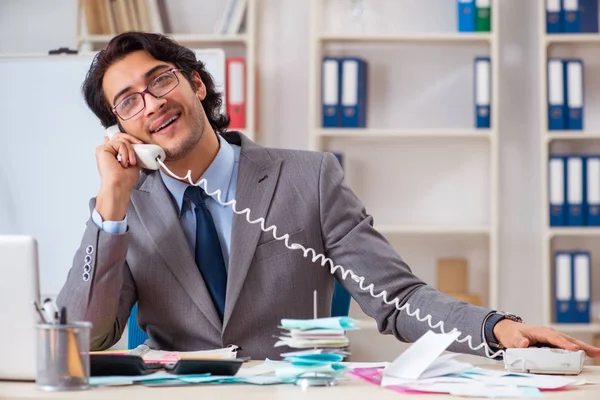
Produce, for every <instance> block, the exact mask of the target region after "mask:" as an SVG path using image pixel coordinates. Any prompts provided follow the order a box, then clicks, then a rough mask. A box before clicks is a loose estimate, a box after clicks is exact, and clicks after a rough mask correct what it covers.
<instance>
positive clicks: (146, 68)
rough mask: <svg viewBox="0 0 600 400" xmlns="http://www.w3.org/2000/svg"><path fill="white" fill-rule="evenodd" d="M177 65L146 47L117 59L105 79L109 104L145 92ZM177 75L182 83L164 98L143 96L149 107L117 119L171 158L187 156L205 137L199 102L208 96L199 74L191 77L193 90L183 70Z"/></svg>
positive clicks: (103, 86) (149, 95) (135, 134)
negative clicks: (128, 116) (157, 79)
mask: <svg viewBox="0 0 600 400" xmlns="http://www.w3.org/2000/svg"><path fill="white" fill-rule="evenodd" d="M174 67H175V65H173V64H171V63H167V62H163V61H159V60H156V59H155V58H153V57H152V56H151V55H150V54H149V53H147V52H146V51H143V50H140V51H135V52H133V53H130V54H128V55H127V56H125V57H124V58H123V59H121V60H119V61H117V62H115V63H114V64H112V65H111V66H110V67H109V68H108V69H107V71H106V73H105V74H104V79H103V81H102V88H103V89H104V94H105V96H106V99H107V100H108V102H109V104H110V107H111V108H112V107H114V106H115V105H116V104H118V103H119V102H120V101H122V100H123V99H125V98H126V97H127V96H129V95H131V94H133V93H135V92H142V91H144V90H145V89H146V87H147V86H148V85H149V84H150V83H151V82H152V81H153V80H154V79H155V78H157V77H158V76H160V75H161V74H162V73H164V72H166V71H168V70H169V69H171V68H174ZM175 74H176V76H177V79H178V80H179V84H178V85H177V86H176V87H175V88H174V89H173V90H172V91H171V92H169V93H168V94H166V95H164V96H162V97H161V98H156V97H154V96H153V95H151V94H149V93H147V94H145V95H144V100H145V102H146V107H145V108H144V109H143V110H142V111H141V112H140V113H138V114H137V115H135V116H134V117H132V118H130V119H127V120H125V121H124V120H123V119H121V118H120V117H119V118H118V119H119V122H120V123H121V126H123V129H124V130H125V132H126V133H128V134H130V135H132V136H135V137H137V138H138V139H140V140H142V141H143V142H145V143H152V144H157V145H159V146H160V147H162V148H163V149H164V150H165V153H166V155H167V160H168V161H176V160H180V159H181V158H183V157H185V156H186V155H187V154H188V153H189V151H190V150H191V149H193V148H194V147H195V146H196V144H197V143H198V142H199V140H200V139H201V138H202V135H203V132H204V128H205V125H206V122H205V115H204V109H203V108H202V104H201V103H200V101H201V100H203V99H204V97H205V96H206V87H205V86H204V84H203V83H202V81H201V79H200V77H199V76H198V75H197V74H196V75H195V76H194V77H193V78H192V79H193V82H194V84H195V85H196V87H197V89H196V90H194V88H193V87H192V86H191V85H190V83H189V82H188V80H187V79H186V78H185V77H184V76H183V75H182V74H181V72H175ZM157 86H160V85H157ZM170 121H173V122H170ZM165 124H166V125H165Z"/></svg>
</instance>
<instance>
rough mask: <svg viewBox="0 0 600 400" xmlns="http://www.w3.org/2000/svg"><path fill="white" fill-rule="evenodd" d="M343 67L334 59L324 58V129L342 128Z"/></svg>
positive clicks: (322, 72) (322, 97)
mask: <svg viewBox="0 0 600 400" xmlns="http://www.w3.org/2000/svg"><path fill="white" fill-rule="evenodd" d="M340 74H341V65H340V61H339V59H337V58H334V57H325V58H323V64H322V70H321V86H322V93H321V103H322V120H323V127H325V128H331V127H339V126H342V107H341V103H340V95H341V86H340V83H341V77H340Z"/></svg>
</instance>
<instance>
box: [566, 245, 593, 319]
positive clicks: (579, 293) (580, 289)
mask: <svg viewBox="0 0 600 400" xmlns="http://www.w3.org/2000/svg"><path fill="white" fill-rule="evenodd" d="M591 290H592V287H591V258H590V253H589V252H588V251H578V252H574V253H573V303H572V307H571V309H572V312H573V313H572V321H571V322H574V323H590V320H591V318H590V299H591V295H590V294H591Z"/></svg>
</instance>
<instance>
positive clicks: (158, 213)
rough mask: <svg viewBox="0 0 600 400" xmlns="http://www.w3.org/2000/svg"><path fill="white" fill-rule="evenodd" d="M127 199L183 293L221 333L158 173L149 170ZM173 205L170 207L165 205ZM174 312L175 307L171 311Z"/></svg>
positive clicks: (204, 287)
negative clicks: (129, 199)
mask: <svg viewBox="0 0 600 400" xmlns="http://www.w3.org/2000/svg"><path fill="white" fill-rule="evenodd" d="M131 201H132V203H133V206H134V207H135V209H136V211H137V213H138V215H139V216H140V221H141V223H142V225H143V226H144V229H146V231H147V232H148V235H149V236H150V238H151V239H152V241H153V242H154V245H155V247H156V249H157V251H158V253H159V254H160V255H161V257H162V258H163V260H165V262H166V264H167V265H168V267H169V268H170V269H171V271H172V272H173V274H174V275H175V277H176V278H177V280H178V281H179V283H180V284H181V286H182V287H183V289H184V290H185V292H186V293H187V294H188V296H190V298H191V299H192V300H193V301H194V303H195V304H196V306H197V307H198V308H199V309H200V311H202V313H203V314H204V315H205V316H206V318H207V319H208V320H209V321H210V322H211V323H212V324H213V325H214V327H215V328H216V329H217V330H218V331H219V332H221V329H222V323H221V319H220V318H219V316H218V314H217V311H216V309H215V306H214V305H213V302H212V299H211V298H210V294H209V293H208V290H207V288H206V284H205V283H204V280H203V279H202V276H201V275H200V272H199V271H198V267H197V266H196V262H195V261H194V256H193V255H192V253H191V251H190V248H189V246H188V243H187V241H186V238H185V233H184V232H183V229H182V227H181V223H180V222H179V218H177V211H176V207H175V205H174V204H173V200H172V199H171V197H170V194H169V191H168V190H167V188H166V187H165V185H164V183H163V181H162V179H161V177H160V174H159V173H158V172H154V173H150V174H149V175H148V176H147V178H146V180H145V181H144V182H143V183H142V185H141V186H140V188H139V189H138V190H134V191H133V192H132V195H131ZM165 205H173V207H168V206H167V207H165ZM173 311H174V312H175V310H173Z"/></svg>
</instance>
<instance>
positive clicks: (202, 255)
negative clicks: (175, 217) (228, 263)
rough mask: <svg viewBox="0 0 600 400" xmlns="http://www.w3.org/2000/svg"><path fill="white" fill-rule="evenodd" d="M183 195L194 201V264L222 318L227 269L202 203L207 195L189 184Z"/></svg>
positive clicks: (213, 227) (210, 218)
mask: <svg viewBox="0 0 600 400" xmlns="http://www.w3.org/2000/svg"><path fill="white" fill-rule="evenodd" d="M185 195H186V197H188V198H189V199H190V200H191V201H192V202H193V203H194V206H195V207H194V210H195V212H196V265H198V269H199V270H200V273H201V274H202V278H203V279H204V282H205V283H206V287H207V288H208V292H209V293H210V297H211V298H212V300H213V303H214V304H215V307H216V308H217V312H218V313H219V316H220V317H221V320H222V319H223V313H224V311H225V291H226V288H227V271H226V269H225V261H224V260H223V253H222V252H221V243H220V242H219V236H218V235H217V229H216V228H215V223H214V221H213V219H212V215H211V214H210V211H208V208H206V204H205V203H204V199H206V198H207V197H208V195H207V194H206V193H205V192H204V190H202V189H201V188H200V187H198V186H189V187H188V188H187V189H186V190H185Z"/></svg>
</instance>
